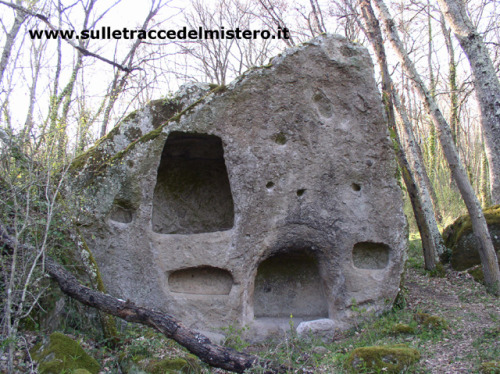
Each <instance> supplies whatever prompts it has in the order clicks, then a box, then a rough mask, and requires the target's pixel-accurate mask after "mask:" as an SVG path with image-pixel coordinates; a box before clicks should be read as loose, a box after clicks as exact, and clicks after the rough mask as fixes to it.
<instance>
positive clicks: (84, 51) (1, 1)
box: [0, 0, 134, 73]
mask: <svg viewBox="0 0 500 374" xmlns="http://www.w3.org/2000/svg"><path fill="white" fill-rule="evenodd" d="M0 4H3V5H6V6H8V7H10V8H12V9H15V10H17V11H20V12H22V13H24V14H27V15H30V16H32V17H35V18H38V19H40V20H42V21H43V22H44V23H45V24H46V25H47V26H48V27H49V28H50V29H51V30H54V31H56V30H57V28H56V27H55V26H54V25H52V23H50V21H49V19H48V18H47V16H44V15H43V14H40V13H36V12H32V11H31V10H29V9H26V8H24V7H22V6H20V5H16V4H12V3H8V2H6V1H4V0H0ZM64 41H65V42H66V43H68V44H69V45H71V46H72V47H73V48H75V49H76V50H78V51H79V52H80V53H81V54H82V55H84V56H90V57H94V58H96V59H98V60H101V61H103V62H105V63H107V64H110V65H113V66H114V67H116V68H117V69H120V70H122V71H124V72H127V73H130V72H132V71H133V70H134V69H130V68H128V67H126V66H123V65H121V64H119V63H117V62H115V61H111V60H108V59H107V58H106V57H102V56H99V55H98V54H95V53H94V52H91V51H89V50H88V49H86V48H83V47H82V46H79V45H77V44H75V43H74V42H73V41H72V40H70V39H64Z"/></svg>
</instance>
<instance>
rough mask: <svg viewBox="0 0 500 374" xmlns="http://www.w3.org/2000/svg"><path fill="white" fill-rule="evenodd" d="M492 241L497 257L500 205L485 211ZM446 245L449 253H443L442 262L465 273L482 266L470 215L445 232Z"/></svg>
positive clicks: (498, 249) (499, 241) (463, 217)
mask: <svg viewBox="0 0 500 374" xmlns="http://www.w3.org/2000/svg"><path fill="white" fill-rule="evenodd" d="M483 212H484V216H485V218H486V222H487V223H488V229H489V231H490V236H491V240H492V241H493V245H494V247H495V251H496V253H497V257H498V255H499V252H500V205H495V206H492V207H489V208H487V209H484V211H483ZM443 239H444V244H445V246H446V247H447V248H448V251H446V252H445V253H443V255H442V256H441V261H442V262H443V263H448V262H449V263H450V264H451V267H452V268H453V269H455V270H459V271H463V270H467V269H470V268H473V267H474V266H476V265H480V264H481V260H480V258H479V252H478V247H479V243H478V241H477V239H476V237H475V235H474V233H473V231H472V223H471V220H470V217H469V215H468V214H466V215H463V216H461V217H459V218H458V219H456V220H455V222H453V223H452V224H451V225H449V226H447V227H446V228H445V230H444V231H443Z"/></svg>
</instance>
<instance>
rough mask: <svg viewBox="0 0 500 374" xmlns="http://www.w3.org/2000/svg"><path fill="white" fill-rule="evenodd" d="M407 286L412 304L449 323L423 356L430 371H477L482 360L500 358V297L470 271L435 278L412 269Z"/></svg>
mask: <svg viewBox="0 0 500 374" xmlns="http://www.w3.org/2000/svg"><path fill="white" fill-rule="evenodd" d="M405 286H406V288H407V290H408V294H407V302H408V306H407V307H408V308H410V309H412V310H415V311H417V310H421V311H425V312H428V313H430V314H434V315H438V316H441V317H443V318H445V320H446V321H447V322H448V325H449V330H448V331H447V333H445V334H443V336H442V340H437V341H431V342H429V343H428V344H429V345H428V346H427V349H426V352H425V354H424V355H423V357H422V365H423V366H425V367H426V368H427V369H428V372H429V373H436V374H438V373H439V374H443V373H474V372H477V370H478V366H479V365H480V363H481V362H485V361H491V360H500V302H499V298H497V297H494V296H491V295H489V294H487V293H486V291H485V288H484V286H482V285H480V284H479V283H477V282H475V281H474V280H473V279H472V277H471V276H470V275H469V274H467V273H463V272H456V271H448V272H447V275H446V277H445V278H435V277H429V276H428V275H426V274H423V273H422V272H421V271H418V270H416V269H409V270H408V273H407V276H406V283H405ZM495 356H496V358H495Z"/></svg>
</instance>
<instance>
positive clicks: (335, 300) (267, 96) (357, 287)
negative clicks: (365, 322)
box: [66, 35, 407, 339]
mask: <svg viewBox="0 0 500 374" xmlns="http://www.w3.org/2000/svg"><path fill="white" fill-rule="evenodd" d="M70 172H71V176H72V178H71V183H70V185H69V186H68V193H67V194H66V196H67V197H68V199H69V198H70V196H78V197H79V200H78V202H77V203H78V204H79V206H78V209H75V210H76V211H78V212H80V216H79V217H78V218H77V223H78V224H79V225H80V231H81V233H82V240H83V241H85V242H86V244H87V246H88V247H89V248H90V249H91V250H92V251H93V254H94V257H95V259H96V262H97V263H98V265H99V267H100V273H101V275H102V279H103V282H104V284H105V286H106V289H107V291H108V292H109V293H111V294H113V295H115V296H117V297H120V298H121V299H124V300H126V299H129V300H131V301H133V302H134V303H136V304H139V305H143V306H146V307H150V308H155V309H159V310H163V311H165V312H168V313H170V314H172V315H174V316H176V317H177V318H180V319H182V321H183V322H184V323H185V324H186V325H188V326H189V327H191V328H194V329H197V330H204V331H207V330H208V331H213V330H218V329H221V328H224V327H227V326H236V327H243V326H247V325H248V326H251V328H250V329H249V331H248V332H247V334H248V335H249V337H250V338H251V336H252V335H253V336H258V337H259V339H265V338H267V337H272V336H276V332H277V331H278V332H281V331H283V327H284V329H285V330H286V329H288V326H289V320H290V316H291V315H293V318H294V320H296V321H297V323H296V324H295V326H297V325H298V323H300V322H302V321H311V320H317V319H322V318H328V319H331V320H332V321H334V323H335V324H337V326H349V324H350V323H351V322H352V319H353V318H356V313H354V312H353V310H352V308H351V306H352V305H357V306H361V307H363V308H365V309H366V310H367V311H373V312H380V311H382V310H386V309H388V308H390V305H391V302H392V301H393V300H394V298H395V297H396V295H397V293H398V288H399V283H400V276H401V273H402V271H403V264H404V261H405V251H406V247H407V231H406V219H405V216H404V213H403V204H402V193H401V190H400V188H399V186H398V184H397V181H396V178H395V175H396V164H395V158H394V151H393V148H392V145H391V141H390V138H389V134H388V130H387V125H386V122H385V120H384V115H383V109H382V104H381V98H380V93H379V92H378V90H377V86H376V82H375V79H374V72H373V65H372V62H371V60H370V57H369V54H368V51H367V50H366V49H365V48H363V47H361V46H359V45H356V44H352V43H350V42H348V41H347V40H346V39H344V38H342V37H339V36H330V35H322V36H320V37H318V38H315V39H313V40H311V41H309V42H306V43H303V44H301V45H300V46H297V47H294V48H291V49H288V50H286V51H285V52H283V53H282V54H281V55H279V56H277V57H275V58H274V59H272V61H271V62H270V63H269V64H268V65H266V66H263V67H259V68H252V69H250V70H249V71H248V72H246V73H245V74H243V75H242V76H240V77H238V78H237V79H236V80H235V81H234V82H232V83H230V84H229V85H227V86H211V85H188V86H185V87H183V88H182V89H181V90H180V91H179V93H178V94H176V95H175V97H174V98H172V99H164V100H163V99H162V100H156V101H154V102H151V103H150V104H149V105H147V106H146V107H145V108H144V109H142V110H139V111H136V112H135V113H133V114H131V115H129V116H128V117H127V118H126V119H125V120H124V121H123V122H122V123H121V124H119V125H118V126H117V127H115V128H114V129H113V130H112V131H111V132H110V133H109V134H108V135H106V137H104V138H102V139H101V140H99V141H98V142H97V144H96V145H95V146H94V147H93V148H92V149H90V150H89V151H88V152H86V153H85V154H83V155H81V156H80V157H78V158H77V159H76V160H75V161H74V163H73V165H72V166H71V170H70ZM261 327H262V329H261ZM264 330H265V331H264Z"/></svg>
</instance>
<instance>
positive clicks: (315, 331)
mask: <svg viewBox="0 0 500 374" xmlns="http://www.w3.org/2000/svg"><path fill="white" fill-rule="evenodd" d="M335 328H336V326H335V322H333V321H332V320H331V319H327V318H323V319H317V320H314V321H306V322H301V323H300V324H299V325H298V326H297V335H298V336H300V337H302V338H309V337H317V338H320V339H323V340H331V338H332V337H333V335H334V334H335Z"/></svg>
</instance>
